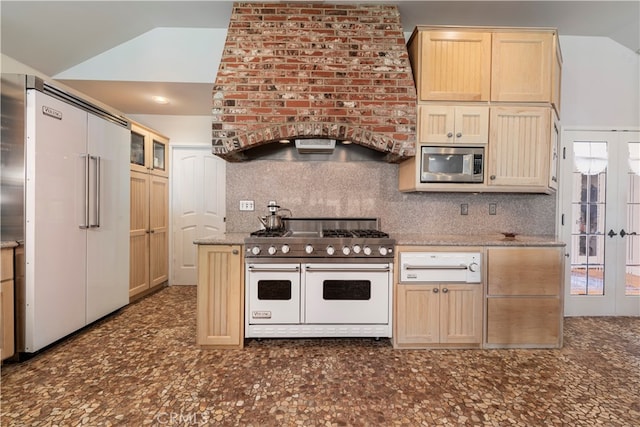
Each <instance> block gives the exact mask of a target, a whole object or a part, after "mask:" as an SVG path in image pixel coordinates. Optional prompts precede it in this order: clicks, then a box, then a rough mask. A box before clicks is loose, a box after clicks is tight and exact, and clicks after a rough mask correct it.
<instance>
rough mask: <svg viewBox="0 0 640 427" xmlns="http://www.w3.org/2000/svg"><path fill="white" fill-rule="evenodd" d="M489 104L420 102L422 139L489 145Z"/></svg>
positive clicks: (445, 142) (419, 140) (419, 122)
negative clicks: (422, 103) (423, 103)
mask: <svg viewBox="0 0 640 427" xmlns="http://www.w3.org/2000/svg"><path fill="white" fill-rule="evenodd" d="M488 139H489V107H483V106H476V107H473V106H468V107H467V106H447V105H418V142H419V143H423V142H427V143H436V144H439V143H444V144H448V143H455V144H486V143H487V140H488Z"/></svg>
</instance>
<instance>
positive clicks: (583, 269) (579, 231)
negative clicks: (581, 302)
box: [571, 142, 607, 295]
mask: <svg viewBox="0 0 640 427" xmlns="http://www.w3.org/2000/svg"><path fill="white" fill-rule="evenodd" d="M574 160H575V161H574V170H573V174H572V179H573V195H572V201H571V205H572V206H571V211H572V223H571V224H572V227H571V244H572V248H571V294H572V295H604V242H605V234H604V233H605V207H606V206H605V201H606V183H607V172H606V166H607V143H606V142H575V143H574Z"/></svg>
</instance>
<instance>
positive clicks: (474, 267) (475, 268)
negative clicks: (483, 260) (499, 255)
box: [469, 262, 478, 273]
mask: <svg viewBox="0 0 640 427" xmlns="http://www.w3.org/2000/svg"><path fill="white" fill-rule="evenodd" d="M469 271H470V272H472V273H475V272H476V271H478V263H476V262H472V263H471V264H469Z"/></svg>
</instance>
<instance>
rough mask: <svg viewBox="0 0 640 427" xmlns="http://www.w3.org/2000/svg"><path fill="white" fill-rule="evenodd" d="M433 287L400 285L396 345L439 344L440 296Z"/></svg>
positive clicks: (436, 287) (397, 305)
mask: <svg viewBox="0 0 640 427" xmlns="http://www.w3.org/2000/svg"><path fill="white" fill-rule="evenodd" d="M434 289H438V286H437V285H436V286H433V285H398V301H397V303H396V307H397V308H396V310H397V316H396V319H397V320H396V321H397V325H396V343H398V344H401V345H402V344H417V345H419V344H437V343H438V342H439V341H440V337H439V327H438V325H439V318H440V309H439V302H440V294H439V293H436V292H434Z"/></svg>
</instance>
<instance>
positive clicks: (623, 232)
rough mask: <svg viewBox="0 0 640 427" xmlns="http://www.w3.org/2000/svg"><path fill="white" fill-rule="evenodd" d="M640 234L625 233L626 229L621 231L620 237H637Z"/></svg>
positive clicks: (633, 232)
mask: <svg viewBox="0 0 640 427" xmlns="http://www.w3.org/2000/svg"><path fill="white" fill-rule="evenodd" d="M637 234H638V233H636V232H635V231H632V232H631V233H627V232H626V231H624V228H623V229H622V230H620V237H624V236H635V235H637Z"/></svg>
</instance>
